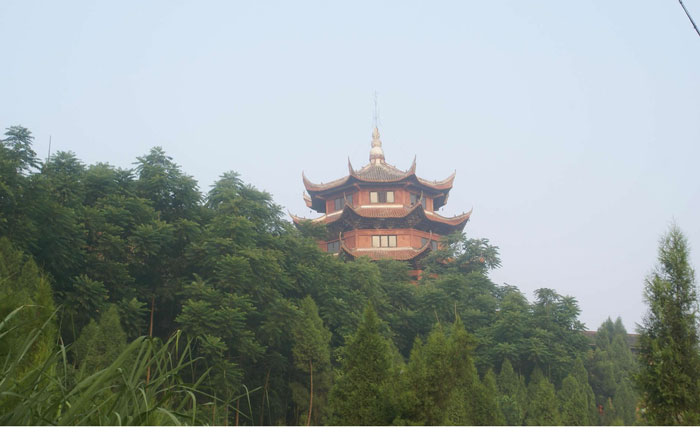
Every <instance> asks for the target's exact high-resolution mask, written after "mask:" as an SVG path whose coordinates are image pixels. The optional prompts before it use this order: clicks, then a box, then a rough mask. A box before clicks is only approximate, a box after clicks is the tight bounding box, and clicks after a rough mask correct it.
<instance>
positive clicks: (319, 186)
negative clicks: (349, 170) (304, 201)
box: [301, 171, 350, 191]
mask: <svg viewBox="0 0 700 432" xmlns="http://www.w3.org/2000/svg"><path fill="white" fill-rule="evenodd" d="M301 178H302V180H303V181H304V187H306V190H309V191H311V190H315V191H319V190H324V189H330V188H332V187H336V186H341V185H343V184H344V183H345V182H346V181H347V180H348V179H349V178H350V176H349V175H346V176H345V177H342V178H339V179H337V180H333V181H331V182H328V183H314V182H312V181H311V180H309V179H308V178H306V174H304V171H302V172H301Z"/></svg>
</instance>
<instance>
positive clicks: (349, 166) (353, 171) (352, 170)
mask: <svg viewBox="0 0 700 432" xmlns="http://www.w3.org/2000/svg"><path fill="white" fill-rule="evenodd" d="M348 172H349V173H350V175H353V174H355V170H354V169H353V168H352V164H351V163H350V156H348Z"/></svg>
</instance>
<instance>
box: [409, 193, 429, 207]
mask: <svg viewBox="0 0 700 432" xmlns="http://www.w3.org/2000/svg"><path fill="white" fill-rule="evenodd" d="M419 197H420V195H418V194H415V193H411V205H414V204H415V203H417V202H418V198H419ZM420 203H421V204H422V205H423V208H425V205H426V200H425V195H423V197H422V198H421V199H420Z"/></svg>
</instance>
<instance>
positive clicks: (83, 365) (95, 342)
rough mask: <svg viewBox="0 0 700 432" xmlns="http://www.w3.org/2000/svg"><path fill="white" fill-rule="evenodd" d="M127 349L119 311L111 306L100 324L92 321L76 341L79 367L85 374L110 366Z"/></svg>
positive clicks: (101, 318) (100, 320) (75, 347)
mask: <svg viewBox="0 0 700 432" xmlns="http://www.w3.org/2000/svg"><path fill="white" fill-rule="evenodd" d="M124 348H126V333H125V332H124V330H123V329H122V326H121V323H120V321H119V309H118V308H117V306H116V305H111V306H110V307H109V308H108V309H107V310H106V311H105V312H103V313H102V315H101V316H100V319H99V322H95V321H94V320H90V323H89V324H88V325H87V326H85V327H84V328H83V331H82V332H81V333H80V337H79V338H78V340H77V341H75V345H74V349H75V354H76V357H77V360H78V367H79V369H80V371H81V373H83V374H88V375H89V374H91V373H93V372H94V371H96V370H99V369H102V368H105V367H107V366H108V365H110V364H111V363H112V362H113V361H114V360H116V359H117V357H119V354H121V353H122V351H124Z"/></svg>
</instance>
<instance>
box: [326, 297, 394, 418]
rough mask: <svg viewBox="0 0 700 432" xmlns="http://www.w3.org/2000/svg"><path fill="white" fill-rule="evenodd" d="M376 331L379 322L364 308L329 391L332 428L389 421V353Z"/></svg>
mask: <svg viewBox="0 0 700 432" xmlns="http://www.w3.org/2000/svg"><path fill="white" fill-rule="evenodd" d="M379 329H380V322H379V318H378V317H377V314H376V312H375V311H374V308H373V307H372V306H371V305H368V306H367V307H366V308H365V312H364V315H363V317H362V321H361V322H360V325H359V327H358V329H357V332H355V334H354V335H353V336H352V338H351V339H350V341H349V342H348V344H347V345H346V347H345V350H344V360H343V367H342V371H341V375H340V376H339V377H338V378H337V381H336V383H335V385H334V386H333V388H332V390H331V394H330V400H329V404H330V406H331V408H332V412H333V414H332V416H333V417H332V419H331V423H332V424H337V425H387V424H389V423H391V420H392V419H393V414H392V412H391V407H390V405H391V403H390V401H391V395H390V394H389V393H390V391H389V386H390V384H391V383H390V382H389V378H390V377H391V357H390V349H389V343H388V342H387V340H386V339H384V337H383V336H382V335H381V334H380V331H379Z"/></svg>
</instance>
